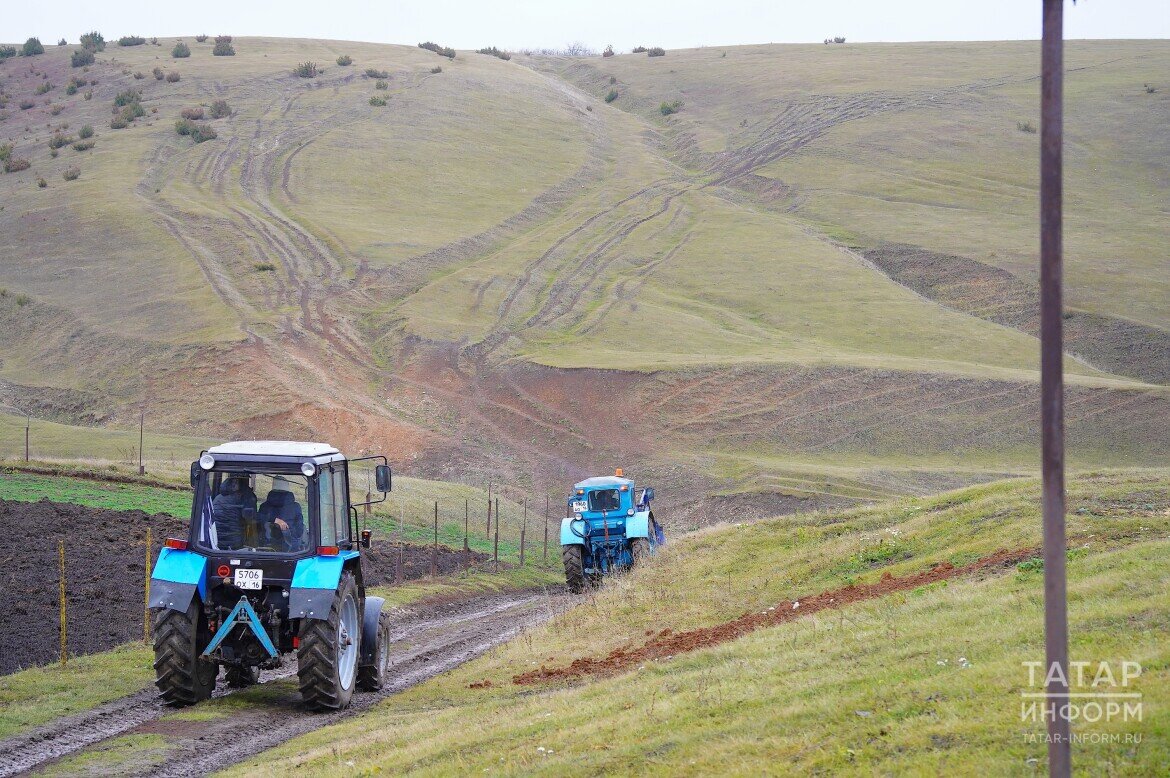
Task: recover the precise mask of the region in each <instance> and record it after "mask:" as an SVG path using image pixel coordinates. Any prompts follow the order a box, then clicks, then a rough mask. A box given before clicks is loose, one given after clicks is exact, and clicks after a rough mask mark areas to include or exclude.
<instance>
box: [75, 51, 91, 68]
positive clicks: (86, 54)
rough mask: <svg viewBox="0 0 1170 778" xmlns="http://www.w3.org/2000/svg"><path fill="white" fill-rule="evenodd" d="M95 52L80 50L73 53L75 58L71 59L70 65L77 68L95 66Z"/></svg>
mask: <svg viewBox="0 0 1170 778" xmlns="http://www.w3.org/2000/svg"><path fill="white" fill-rule="evenodd" d="M93 59H94V57H93V52H92V51H90V50H89V49H80V50H78V51H74V52H73V56H72V57H70V58H69V64H71V65H72V66H73V67H75V68H83V67H85V66H86V65H92V64H93Z"/></svg>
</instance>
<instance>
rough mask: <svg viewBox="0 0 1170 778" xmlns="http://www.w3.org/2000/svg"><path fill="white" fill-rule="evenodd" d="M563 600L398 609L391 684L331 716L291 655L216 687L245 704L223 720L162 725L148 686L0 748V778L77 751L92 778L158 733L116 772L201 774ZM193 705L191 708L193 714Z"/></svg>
mask: <svg viewBox="0 0 1170 778" xmlns="http://www.w3.org/2000/svg"><path fill="white" fill-rule="evenodd" d="M566 602H567V600H566V598H564V597H562V596H560V595H549V594H537V593H533V592H527V593H518V594H517V593H513V594H505V595H492V596H488V597H479V598H474V599H470V600H463V601H460V602H454V603H445V604H441V605H431V606H419V607H417V608H414V609H410V610H403V611H399V612H397V613H396V614H395V618H394V631H393V633H392V636H391V637H392V643H391V647H390V655H391V660H390V672H389V677H390V678H391V679H392V680H391V681H390V683H388V684H387V686H386V688H384V689H383V690H382V691H381V692H379V693H377V694H361V693H359V694H357V695H355V696H354V698H353V703H352V704H351V706H350V707H349V708H348V709H347V710H345V711H341V712H337V713H328V714H313V713H308V712H306V711H305V710H304V709H303V708H302V707H301V702H300V695H299V693H298V691H297V686H296V660H295V658H293V657H286V658H285V666H284V667H282V668H280V669H278V670H274V671H269V672H265V673H264V674H263V675H262V676H261V683H260V685H259V686H257V687H253V688H252V689H250V690H245V691H242V692H233V691H229V690H227V689H224V688H222V687H221V688H219V689H218V690H217V691H216V695H215V696H216V697H222V696H227V695H228V694H232V695H233V696H234V695H239V697H240V698H241V699H242V700H244V701H250V702H251V704H247V703H246V702H245V703H244V704H241V705H239V706H233V707H230V708H229V707H219V709H218V711H217V712H218V713H221V714H223V715H221V716H217V717H213V718H210V719H208V720H201V721H197V720H190V719H186V718H173V717H168V716H167V714H168V713H171V712H172V711H171V709H169V708H166V707H165V706H164V705H162V703H161V702H160V701H159V700H158V699H157V696H156V694H155V690H154V689H153V687H151V688H149V689H146V690H144V691H142V692H139V693H137V694H133V695H130V696H128V697H124V698H122V699H120V700H116V701H114V702H111V703H108V704H106V705H103V706H101V707H99V708H96V709H94V710H92V711H88V712H86V713H82V714H78V715H76V716H69V717H67V718H63V719H58V720H57V721H55V722H53V723H52V724H49V725H46V726H44V727H41V728H39V729H36V730H34V731H32V732H30V733H27V734H24V735H18V736H16V737H13V738H10V739H8V740H4V741H0V777H3V776H9V775H16V774H22V773H27V772H30V771H33V770H37V769H40V768H44V767H47V766H56V767H60V768H65V769H66V770H67V771H68V766H67V765H66V764H62V763H60V762H59V760H62V759H64V758H67V757H69V756H71V755H74V754H78V753H79V752H82V751H85V753H86V754H87V755H91V756H94V758H95V761H94V764H93V765H92V767H93V768H94V769H96V770H98V771H101V770H102V767H101V762H100V759H101V754H100V753H99V752H101V751H102V750H103V749H105V748H108V747H110V746H111V742H110V741H112V740H114V739H115V738H118V737H120V736H122V735H131V734H155V735H160V736H162V737H163V738H164V739H165V741H166V746H165V748H164V749H163V750H162V752H161V753H159V752H158V751H157V750H155V751H149V750H147V751H142V752H138V751H136V752H135V753H134V754H133V755H132V757H131V759H132V761H131V762H129V763H122V762H119V764H118V766H117V772H118V773H119V774H122V775H161V776H188V775H204V774H207V773H209V772H212V771H214V770H218V769H220V768H224V767H228V766H230V765H233V764H236V763H238V762H239V761H241V760H243V759H246V758H247V757H249V756H251V755H253V754H256V753H259V752H260V751H263V750H265V749H267V748H271V747H273V746H275V745H278V744H280V743H282V742H284V741H286V740H288V739H289V738H292V737H296V736H297V735H301V734H304V733H306V732H309V731H311V730H314V729H317V728H319V727H323V726H325V725H327V724H332V723H334V722H337V721H339V720H341V719H344V718H347V717H349V716H352V715H354V714H356V713H358V712H360V711H362V710H365V709H366V708H369V707H370V706H371V705H373V704H375V703H377V702H378V701H379V700H382V699H384V698H385V697H387V696H389V695H392V694H395V693H397V692H400V691H403V690H405V689H408V688H410V687H411V686H414V685H416V684H418V683H421V682H422V681H425V680H427V679H428V678H431V677H433V676H435V675H438V674H439V673H442V672H445V671H447V670H450V669H452V668H454V667H457V666H458V665H460V664H462V663H464V662H466V661H468V660H470V659H473V658H475V657H477V656H479V655H481V654H483V653H484V652H486V651H487V650H489V649H490V648H492V647H493V646H496V645H498V644H500V643H502V642H505V641H507V640H509V639H511V638H512V637H514V636H515V635H516V634H518V633H519V632H520V631H521V630H523V629H525V628H526V627H529V626H532V625H535V624H538V623H540V622H542V621H545V620H547V619H548V618H550V617H551V616H553V615H554V613H556V612H557V611H559V610H561V609H563V608H564V607H565V606H566ZM214 705H215V702H214V701H212V702H211V703H204V705H203V706H202V707H204V709H205V710H209V712H210V708H211V706H214ZM200 707H201V706H196V707H195V708H194V709H193V710H195V711H197V712H198V711H200ZM189 710H191V709H189Z"/></svg>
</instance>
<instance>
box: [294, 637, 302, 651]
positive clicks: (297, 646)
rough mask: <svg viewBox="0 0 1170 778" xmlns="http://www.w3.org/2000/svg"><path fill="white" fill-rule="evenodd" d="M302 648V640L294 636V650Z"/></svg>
mask: <svg viewBox="0 0 1170 778" xmlns="http://www.w3.org/2000/svg"><path fill="white" fill-rule="evenodd" d="M300 647H301V639H300V638H298V637H296V636H295V635H294V636H293V648H300Z"/></svg>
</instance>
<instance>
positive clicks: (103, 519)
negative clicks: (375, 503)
mask: <svg viewBox="0 0 1170 778" xmlns="http://www.w3.org/2000/svg"><path fill="white" fill-rule="evenodd" d="M0 527H3V528H4V536H5V544H4V550H0V675H6V674H8V673H12V672H16V671H17V670H21V669H23V668H27V667H35V666H39V665H45V664H49V663H51V662H55V661H58V660H59V659H60V645H61V643H60V630H59V624H60V599H59V597H58V593H59V591H60V588H59V587H60V574H59V569H60V568H59V559H58V543H59V542H62V541H63V542H64V546H65V590H66V592H65V605H66V624H67V636H68V652H69V655H70V656H77V655H80V654H92V653H95V652H98V651H106V650H108V649H111V648H113V647H114V646H117V645H120V644H122V643H127V642H130V641H133V640H141V639H142V636H143V618H144V610H143V607H144V606H143V600H144V594H145V591H144V589H145V580H144V573H145V569H146V557H147V553H146V545H145V544H146V530H147V527H150V528H151V532H152V538H151V542H152V548H151V550H150V559H151V564H153V563H154V560H155V559H157V558H158V551H159V548H160V547H161V545H162V543H163V541H164V540H165V539H166V538H167V537H168V536H169V537H185V536H186V529H187V523H186V522H185V521H183V520H180V519H176V518H175V517H173V516H169V515H167V514H157V515H154V516H151V515H149V514H147V513H145V512H143V511H113V510H105V509H102V508H89V507H85V506H80V505H72V504H68V503H56V502H50V501H48V500H41V501H40V502H32V503H26V502H14V501H8V500H0ZM399 548H401V552H402V578H403V580H404V581H409V580H412V579H417V578H422V577H424V576H427V575H429V574H430V571H431V554H432V549H431V547H430V546H417V545H410V544H397V543H391V542H389V541H382V542H378V541H375V542H374V544H373V547H372V548H371V549H370V550H369V551H367V552H364V554H363V556H364V559H363V563H362V569H363V574H364V576H365V581H366V585H367V586H380V585H387V584H392V583H393V582H394V580H395V567H396V564H397V557H398V551H399ZM485 559H487V557H486V555H483V554H477V553H475V552H470V553H469V554H465V553H464V552H463V551H456V550H454V549H450V548H447V547H444V546H439V548H438V553H437V555H436V570H437V572H438V574H439V575H446V574H450V573H453V572H456V571H458V570H462V569H463V568H464V567H465V566H466V565H467V564H469V563H470V564H477V563H479V562H482V561H484V560H485Z"/></svg>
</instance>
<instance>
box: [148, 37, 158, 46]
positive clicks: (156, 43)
mask: <svg viewBox="0 0 1170 778" xmlns="http://www.w3.org/2000/svg"><path fill="white" fill-rule="evenodd" d="M150 45H151V46H157V45H158V38H151V39H150Z"/></svg>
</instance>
